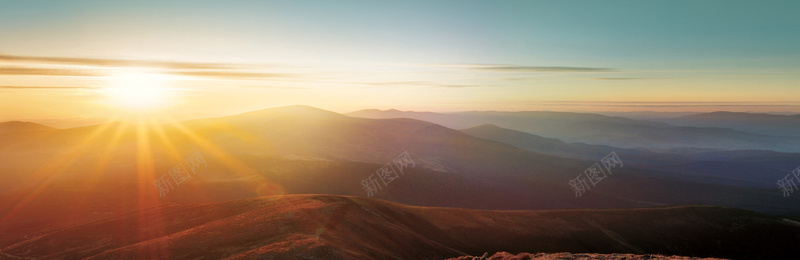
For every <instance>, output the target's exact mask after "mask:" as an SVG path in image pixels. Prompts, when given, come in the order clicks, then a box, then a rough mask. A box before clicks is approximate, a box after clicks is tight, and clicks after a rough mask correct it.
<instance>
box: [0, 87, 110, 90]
mask: <svg viewBox="0 0 800 260" xmlns="http://www.w3.org/2000/svg"><path fill="white" fill-rule="evenodd" d="M0 89H64V90H69V89H100V88H99V87H52V86H0Z"/></svg>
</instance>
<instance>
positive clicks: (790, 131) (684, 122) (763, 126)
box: [658, 112, 800, 137]
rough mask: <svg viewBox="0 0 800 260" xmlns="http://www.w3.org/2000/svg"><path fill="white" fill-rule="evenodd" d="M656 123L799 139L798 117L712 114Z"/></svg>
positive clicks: (758, 114) (799, 125)
mask: <svg viewBox="0 0 800 260" xmlns="http://www.w3.org/2000/svg"><path fill="white" fill-rule="evenodd" d="M658 121H660V122H664V123H668V124H671V125H677V126H693V127H725V128H730V129H734V130H737V131H743V132H748V133H755V134H763V135H775V136H789V137H800V131H798V129H800V115H775V114H763V113H741V112H712V113H704V114H695V115H687V116H682V117H678V118H664V119H658Z"/></svg>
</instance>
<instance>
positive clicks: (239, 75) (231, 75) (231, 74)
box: [172, 70, 292, 79]
mask: <svg viewBox="0 0 800 260" xmlns="http://www.w3.org/2000/svg"><path fill="white" fill-rule="evenodd" d="M172 74H177V75H184V76H194V77H206V78H226V79H263V78H289V77H292V74H286V73H260V72H237V71H216V70H215V71H205V70H193V71H174V72H172Z"/></svg>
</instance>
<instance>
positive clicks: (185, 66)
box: [0, 55, 295, 80]
mask: <svg viewBox="0 0 800 260" xmlns="http://www.w3.org/2000/svg"><path fill="white" fill-rule="evenodd" d="M0 63H13V64H32V65H33V66H26V67H5V68H0V75H29V76H108V73H97V72H96V71H92V72H89V71H87V70H86V69H60V68H59V69H55V68H49V67H47V66H48V65H59V66H81V67H82V66H89V67H99V68H97V70H104V69H119V68H140V67H146V68H152V69H161V70H164V71H161V72H159V73H163V74H172V75H183V76H192V77H205V78H220V79H243V80H248V79H271V78H291V77H295V76H294V75H293V74H286V73H266V72H251V71H243V70H244V69H249V70H252V69H264V67H265V66H256V65H244V64H229V63H192V62H173V61H145V60H124V59H95V58H75V57H38V56H17V55H0ZM79 68H80V67H79Z"/></svg>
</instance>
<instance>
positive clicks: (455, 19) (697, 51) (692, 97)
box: [0, 0, 800, 120]
mask: <svg viewBox="0 0 800 260" xmlns="http://www.w3.org/2000/svg"><path fill="white" fill-rule="evenodd" d="M0 6H2V8H0V120H12V119H14V120H20V119H30V120H35V119H45V118H77V117H85V118H105V117H111V116H114V115H115V114H117V113H120V112H121V110H124V109H122V108H120V107H119V106H118V105H117V104H115V102H114V101H113V100H112V99H111V98H110V97H109V95H108V94H107V91H106V90H107V88H109V87H111V86H113V85H115V84H117V85H118V84H120V79H121V77H120V76H119V75H122V74H125V73H128V72H131V71H134V72H136V73H147V74H157V75H160V77H162V78H163V79H164V80H163V81H160V82H159V87H161V88H164V89H166V90H167V92H168V95H164V96H162V97H161V100H159V102H160V103H161V106H160V107H159V109H158V112H159V114H160V115H168V116H171V117H173V118H196V117H205V116H216V115H227V114H234V113H240V112H246V111H250V110H257V109H262V108H267V107H274V106H282V105H292V104H306V105H312V106H316V107H320V108H323V109H328V110H332V111H337V112H350V111H355V110H358V109H366V108H379V109H389V108H396V109H401V110H428V111H463V110H561V111H716V110H729V111H755V112H792V113H800V73H798V72H800V16H798V15H797V10H800V2H798V1H396V2H392V3H389V2H388V1H108V0H106V1H4V0H0Z"/></svg>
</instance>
